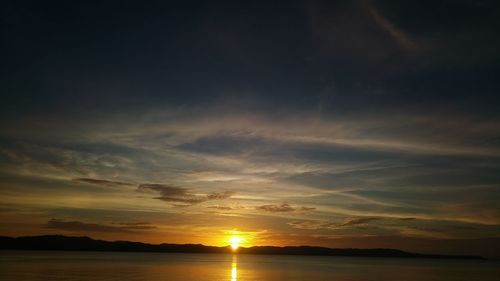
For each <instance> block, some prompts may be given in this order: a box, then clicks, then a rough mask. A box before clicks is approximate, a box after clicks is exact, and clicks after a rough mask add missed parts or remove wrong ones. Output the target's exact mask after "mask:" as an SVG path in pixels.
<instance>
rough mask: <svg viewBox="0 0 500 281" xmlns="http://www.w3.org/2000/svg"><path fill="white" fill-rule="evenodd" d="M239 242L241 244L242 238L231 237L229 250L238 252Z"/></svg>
mask: <svg viewBox="0 0 500 281" xmlns="http://www.w3.org/2000/svg"><path fill="white" fill-rule="evenodd" d="M241 242H243V238H241V237H238V236H233V237H231V238H230V239H229V243H230V245H231V249H233V251H236V250H238V248H239V247H240V244H241Z"/></svg>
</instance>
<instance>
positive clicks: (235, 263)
mask: <svg viewBox="0 0 500 281" xmlns="http://www.w3.org/2000/svg"><path fill="white" fill-rule="evenodd" d="M237 280H238V257H237V256H236V255H233V261H232V262H231V281H237Z"/></svg>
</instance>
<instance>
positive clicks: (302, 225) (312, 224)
mask: <svg viewBox="0 0 500 281" xmlns="http://www.w3.org/2000/svg"><path fill="white" fill-rule="evenodd" d="M287 224H288V225H290V226H291V227H293V228H297V229H308V230H318V229H321V228H325V227H326V226H328V225H331V224H332V223H331V222H325V221H313V220H306V221H291V222H288V223H287Z"/></svg>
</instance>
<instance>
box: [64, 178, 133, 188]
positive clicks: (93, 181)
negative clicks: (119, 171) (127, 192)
mask: <svg viewBox="0 0 500 281" xmlns="http://www.w3.org/2000/svg"><path fill="white" fill-rule="evenodd" d="M73 181H77V182H83V183H89V184H94V185H102V186H106V187H119V186H132V185H133V184H131V183H127V182H120V181H110V180H102V179H93V178H75V179H73Z"/></svg>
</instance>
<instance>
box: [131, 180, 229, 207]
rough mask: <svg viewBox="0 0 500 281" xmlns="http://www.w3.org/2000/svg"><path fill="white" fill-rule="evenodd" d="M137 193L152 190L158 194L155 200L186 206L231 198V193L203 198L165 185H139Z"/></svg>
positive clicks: (214, 194) (225, 192)
mask: <svg viewBox="0 0 500 281" xmlns="http://www.w3.org/2000/svg"><path fill="white" fill-rule="evenodd" d="M137 190H138V191H147V190H153V191H156V192H158V193H160V196H159V197H156V199H159V200H162V201H166V202H173V203H184V204H188V205H194V204H199V203H202V202H206V201H210V200H223V199H227V198H229V197H231V195H232V194H233V192H231V191H224V192H213V193H209V194H207V195H205V196H202V195H197V194H194V193H191V192H189V190H187V189H185V188H181V187H176V186H171V185H166V184H140V185H139V186H138V188H137Z"/></svg>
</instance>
